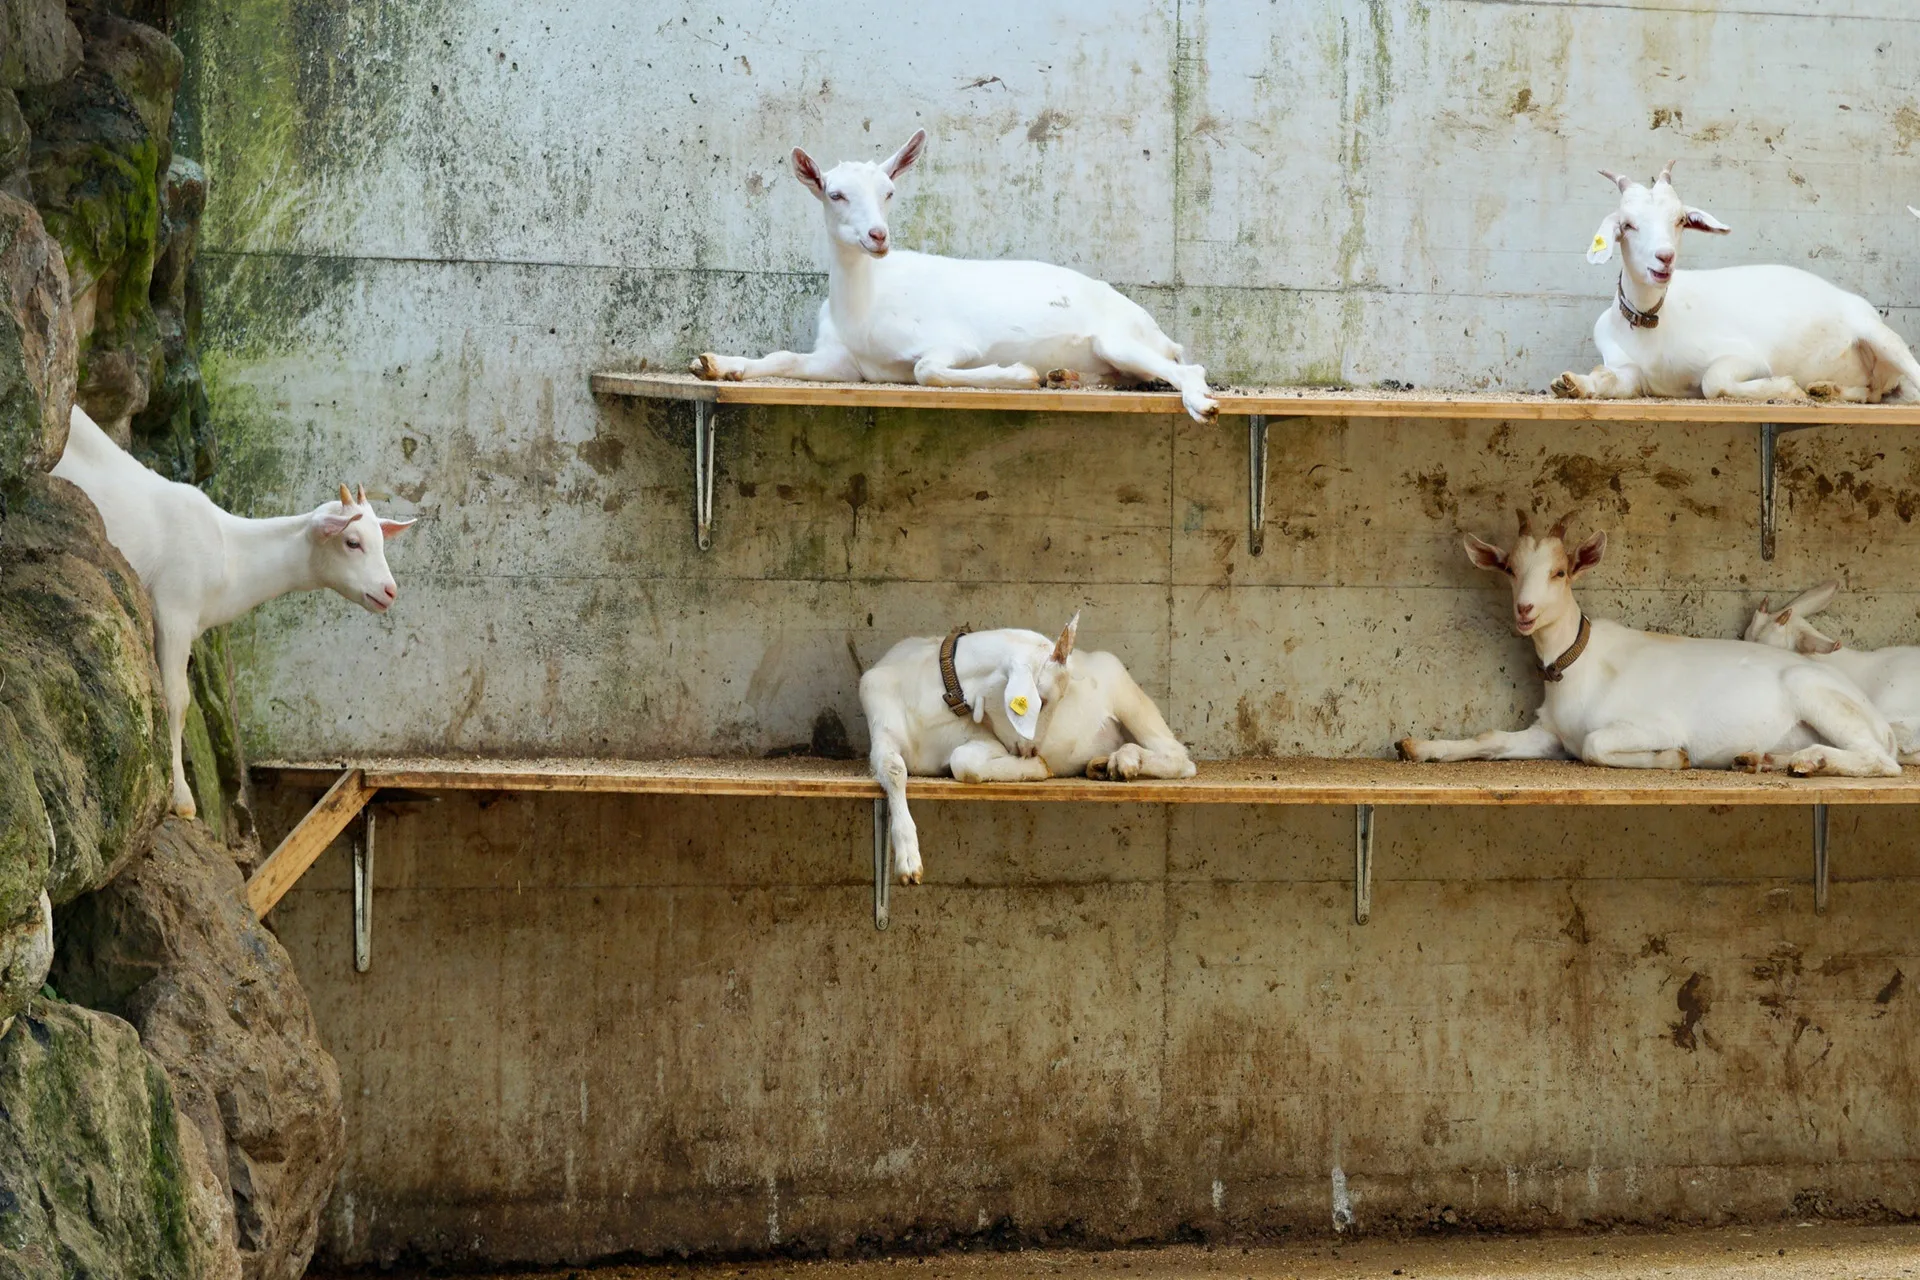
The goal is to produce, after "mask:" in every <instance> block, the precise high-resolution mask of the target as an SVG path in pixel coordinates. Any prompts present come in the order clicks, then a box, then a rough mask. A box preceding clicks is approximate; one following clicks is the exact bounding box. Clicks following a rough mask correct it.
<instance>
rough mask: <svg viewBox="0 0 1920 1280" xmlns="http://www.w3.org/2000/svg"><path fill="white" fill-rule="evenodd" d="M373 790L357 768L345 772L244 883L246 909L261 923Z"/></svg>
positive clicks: (360, 807)
mask: <svg viewBox="0 0 1920 1280" xmlns="http://www.w3.org/2000/svg"><path fill="white" fill-rule="evenodd" d="M377 790H379V788H378V787H377V786H374V785H372V784H370V783H369V782H368V781H367V778H366V774H365V771H364V770H361V769H358V768H350V769H348V770H347V771H346V772H344V773H342V774H341V775H340V776H339V778H338V779H337V780H336V781H335V782H334V784H333V785H332V786H331V787H329V788H327V793H326V794H325V795H323V796H321V797H320V802H319V803H318V804H316V805H314V806H313V808H312V809H310V810H308V812H307V816H306V817H304V818H302V819H300V821H299V823H298V824H297V825H296V826H295V827H294V829H293V830H292V831H289V832H288V833H287V838H286V839H284V840H282V841H281V842H280V846H279V848H277V849H275V850H274V851H273V853H272V854H271V855H270V856H269V857H268V858H267V860H266V861H265V862H263V863H261V864H260V867H259V870H257V871H255V872H254V873H253V878H252V879H250V880H248V881H247V905H248V906H250V907H252V908H253V913H254V915H256V916H260V917H262V918H263V919H264V918H265V916H266V914H267V912H269V911H271V910H273V907H274V904H275V903H277V902H279V901H280V899H281V898H283V897H285V896H286V894H287V890H289V889H291V888H293V886H294V883H295V882H296V881H298V880H299V879H300V877H301V876H303V875H305V874H306V873H307V868H308V867H311V866H312V865H313V864H314V862H315V860H317V859H318V858H319V857H320V855H321V853H323V852H325V850H326V847H327V846H328V845H330V844H332V843H333V838H334V837H335V836H337V835H339V834H340V833H341V832H342V831H344V830H346V826H347V824H348V823H349V822H352V821H353V819H354V817H355V815H357V814H358V813H359V812H360V810H362V809H364V808H366V806H367V801H369V800H371V799H373V795H374V792H375V791H377Z"/></svg>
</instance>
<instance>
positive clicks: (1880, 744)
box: [1399, 512, 1900, 777]
mask: <svg viewBox="0 0 1920 1280" xmlns="http://www.w3.org/2000/svg"><path fill="white" fill-rule="evenodd" d="M1565 526H1566V521H1564V520H1563V521H1561V523H1560V524H1559V525H1557V526H1555V527H1554V529H1553V530H1552V531H1551V532H1549V533H1546V534H1543V535H1535V534H1534V533H1533V531H1532V529H1531V527H1530V524H1529V522H1528V520H1527V517H1526V514H1525V513H1524V512H1522V513H1521V524H1520V537H1519V540H1518V541H1517V542H1516V543H1515V544H1514V547H1513V550H1511V551H1506V552H1503V551H1501V550H1500V549H1499V548H1498V547H1496V546H1493V545H1492V544H1490V543H1486V542H1482V541H1481V540H1480V539H1479V538H1476V537H1473V536H1472V535H1468V537H1467V539H1466V547H1467V556H1468V558H1469V559H1470V560H1472V561H1473V563H1474V564H1475V565H1477V566H1479V567H1480V568H1482V569H1488V570H1491V571H1493V572H1496V573H1504V574H1506V575H1508V576H1509V577H1510V578H1511V579H1512V585H1513V617H1514V626H1515V629H1516V630H1517V631H1519V633H1520V634H1521V635H1530V636H1531V637H1532V638H1533V644H1534V652H1535V653H1536V654H1537V655H1538V656H1539V658H1540V661H1541V662H1542V663H1543V664H1544V663H1548V662H1552V661H1554V660H1555V659H1557V658H1558V657H1559V656H1560V655H1561V654H1563V653H1565V652H1566V651H1567V649H1568V648H1569V647H1570V646H1571V645H1572V644H1573V642H1574V639H1575V637H1576V636H1577V635H1578V634H1579V631H1580V617H1581V612H1580V606H1579V605H1578V604H1576V603H1575V602H1574V598H1573V579H1574V578H1575V577H1577V576H1578V575H1579V574H1580V573H1582V572H1584V571H1585V570H1587V569H1589V568H1591V567H1592V566H1594V565H1596V564H1598V563H1600V557H1601V554H1602V553H1603V551H1604V550H1605V548H1606V537H1607V536H1606V534H1604V533H1596V534H1594V535H1593V536H1592V537H1590V538H1588V539H1587V540H1586V541H1585V542H1583V543H1581V544H1580V546H1579V547H1578V549H1576V550H1575V551H1574V552H1573V553H1572V554H1571V555H1569V553H1568V551H1567V548H1566V545H1565V544H1564V543H1563V542H1562V540H1561V539H1562V534H1563V531H1564V529H1565ZM1399 747H1400V754H1401V755H1402V756H1403V757H1405V758H1406V759H1409V760H1422V761H1434V760H1553V759H1563V758H1566V757H1568V756H1571V757H1574V758H1576V759H1579V760H1584V761H1586V762H1587V763H1588V764H1596V765H1610V766H1612V767H1615V768H1623V769H1685V768H1689V767H1700V768H1709V769H1725V768H1729V767H1732V766H1735V765H1739V766H1742V767H1751V768H1754V769H1778V768H1781V767H1784V768H1786V769H1787V771H1788V772H1791V773H1796V774H1815V773H1818V774H1844V775H1848V776H1853V777H1887V776H1892V775H1895V774H1898V773H1899V772H1900V765H1899V762H1898V761H1897V760H1895V758H1894V739H1893V730H1892V729H1890V728H1889V727H1888V725H1887V721H1886V717H1885V716H1883V715H1881V714H1880V713H1879V712H1878V711H1876V710H1874V708H1873V705H1872V704H1871V703H1869V702H1868V701H1867V699H1866V696H1865V695H1864V694H1862V693H1861V692H1860V689H1859V688H1858V687H1857V686H1856V685H1855V684H1854V683H1853V682H1852V681H1851V680H1849V679H1848V678H1847V677H1846V676H1844V675H1842V674H1841V673H1840V672H1838V671H1835V670H1833V669H1831V668H1829V667H1824V666H1821V665H1820V664H1819V663H1816V662H1812V661H1809V660H1808V659H1806V658H1803V657H1801V656H1800V655H1798V654H1795V653H1787V652H1784V651H1782V650H1778V649H1769V648H1766V647H1764V646H1761V645H1753V644H1747V643H1745V642H1743V641H1739V640H1696V639H1691V638H1689V637H1686V636H1670V635H1661V634H1658V633H1655V632H1648V631H1635V630H1634V629H1632V628H1631V627H1623V626H1621V625H1620V624H1619V623H1616V622H1605V621H1594V622H1593V623H1592V634H1591V636H1590V637H1589V639H1588V641H1587V648H1586V651H1585V652H1584V653H1582V654H1581V655H1580V657H1579V658H1578V659H1577V660H1576V661H1575V662H1574V663H1573V664H1572V665H1571V666H1570V667H1568V668H1567V669H1566V671H1565V673H1564V675H1563V678H1562V679H1561V680H1559V681H1558V682H1557V683H1556V682H1548V683H1547V685H1546V698H1545V700H1544V701H1543V702H1542V703H1541V706H1540V710H1539V712H1538V713H1537V714H1536V715H1535V717H1534V722H1533V724H1532V726H1531V727H1529V728H1526V729H1522V730H1520V731H1519V732H1517V733H1505V732H1501V731H1498V730H1495V731H1493V732H1490V733H1483V734H1481V735H1480V736H1479V737H1477V738H1470V739H1466V740H1457V741H1449V740H1421V739H1414V738H1406V739H1402V740H1401V742H1400V744H1399Z"/></svg>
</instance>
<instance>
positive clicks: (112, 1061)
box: [0, 999, 240, 1280]
mask: <svg viewBox="0 0 1920 1280" xmlns="http://www.w3.org/2000/svg"><path fill="white" fill-rule="evenodd" d="M239 1274H240V1267H239V1258H238V1256H237V1254H236V1253H235V1250H234V1245H233V1239H232V1236H231V1226H230V1218H229V1217H228V1215H227V1214H226V1213H225V1211H224V1207H223V1205H222V1202H221V1197H220V1195H219V1190H218V1186H217V1183H216V1182H215V1180H214V1173H213V1170H212V1168H211V1167H210V1166H209V1165H208V1163H207V1154H206V1151H205V1148H204V1146H203V1145H202V1144H201V1141H200V1133H199V1131H198V1129H196V1128H195V1127H194V1126H192V1125H191V1124H188V1123H186V1122H185V1121H184V1120H183V1119H182V1117H181V1115H180V1113H179V1112H178V1111H177V1110H176V1108H175V1107H174V1103H173V1095H172V1089H171V1087H170V1086H169V1084H168V1081H167V1077H166V1073H164V1072H163V1071H161V1070H160V1068H159V1066H158V1065H157V1064H156V1063H155V1062H154V1061H153V1059H152V1058H150V1057H149V1056H148V1055H147V1054H146V1052H145V1051H143V1050H142V1049H141V1047H140V1042H139V1039H138V1038H137V1037H136V1036H135V1034H134V1031H133V1028H131V1027H129V1026H128V1025H127V1024H126V1023H124V1022H122V1021H121V1020H120V1019H118V1018H113V1017H109V1016H107V1015H105V1014H101V1013H95V1012H92V1011H91V1010H87V1009H81V1008H77V1007H75V1006H73V1005H67V1004H60V1003H57V1002H53V1001H48V1000H43V999H36V1000H35V1001H34V1002H33V1003H32V1004H31V1005H30V1006H29V1007H28V1008H27V1009H26V1010H25V1011H24V1012H23V1013H22V1014H21V1015H20V1016H19V1017H17V1018H16V1019H14V1022H13V1027H12V1029H11V1030H10V1031H8V1032H7V1034H6V1035H5V1036H4V1037H0V1280H51V1278H52V1277H59V1276H92V1277H98V1278H99V1280H105V1278H106V1277H109V1276H140V1277H146V1278H148V1280H232V1278H233V1277H236V1276H238V1275H239Z"/></svg>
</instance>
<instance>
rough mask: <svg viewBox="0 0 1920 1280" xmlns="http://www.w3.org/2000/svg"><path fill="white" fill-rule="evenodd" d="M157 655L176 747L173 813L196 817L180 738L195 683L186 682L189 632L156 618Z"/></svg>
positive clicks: (190, 642)
mask: <svg viewBox="0 0 1920 1280" xmlns="http://www.w3.org/2000/svg"><path fill="white" fill-rule="evenodd" d="M153 630H154V636H153V648H154V657H155V658H156V659H157V660H158V661H159V664H160V689H161V693H162V694H163V695H164V696H165V697H166V700H167V742H168V743H169V745H170V746H171V747H172V748H173V753H172V754H173V812H174V813H175V814H177V815H178V816H180V817H182V818H191V817H194V816H195V815H196V814H197V813H198V812H199V809H198V807H197V806H196V805H195V804H194V802H193V789H192V788H191V787H189V786H188V785H187V767H186V761H185V758H184V752H183V751H182V750H181V745H180V744H181V738H182V737H183V736H184V734H185V730H186V725H187V708H188V707H189V706H191V705H192V703H193V686H192V685H191V684H189V683H188V681H187V659H188V657H189V656H190V655H191V654H192V652H193V640H192V639H191V633H190V631H184V630H182V629H181V628H179V627H176V626H169V625H167V624H166V622H164V621H163V620H162V619H159V618H155V619H154V628H153Z"/></svg>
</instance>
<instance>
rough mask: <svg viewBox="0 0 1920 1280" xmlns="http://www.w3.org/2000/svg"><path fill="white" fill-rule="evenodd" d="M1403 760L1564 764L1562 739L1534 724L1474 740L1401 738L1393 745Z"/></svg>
mask: <svg viewBox="0 0 1920 1280" xmlns="http://www.w3.org/2000/svg"><path fill="white" fill-rule="evenodd" d="M1394 745H1395V746H1396V747H1398V748H1399V751H1400V758H1401V759H1402V760H1413V761H1417V762H1419V763H1421V764H1445V763H1447V762H1449V761H1453V760H1564V759H1566V758H1567V749H1566V746H1565V745H1564V744H1563V743H1562V742H1561V741H1560V735H1559V734H1557V733H1555V732H1554V731H1553V730H1551V729H1549V728H1547V727H1546V726H1545V725H1542V724H1539V723H1537V722H1536V723H1534V724H1531V725H1528V726H1527V727H1526V728H1524V729H1521V730H1519V731H1517V732H1511V733H1510V732H1507V731H1506V730H1504V729H1493V730H1490V731H1488V732H1486V733H1483V734H1480V735H1479V736H1478V737H1474V738H1451V739H1450V738H1402V739H1400V741H1399V742H1397V743H1395V744H1394Z"/></svg>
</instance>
